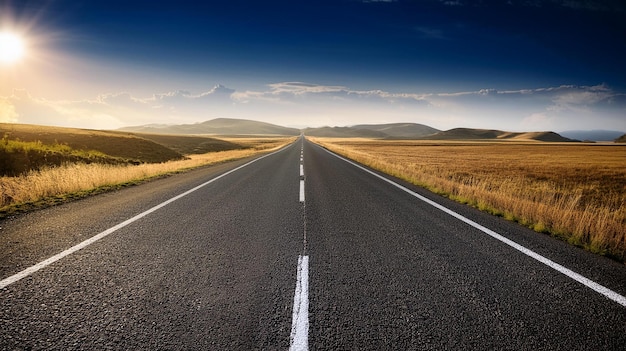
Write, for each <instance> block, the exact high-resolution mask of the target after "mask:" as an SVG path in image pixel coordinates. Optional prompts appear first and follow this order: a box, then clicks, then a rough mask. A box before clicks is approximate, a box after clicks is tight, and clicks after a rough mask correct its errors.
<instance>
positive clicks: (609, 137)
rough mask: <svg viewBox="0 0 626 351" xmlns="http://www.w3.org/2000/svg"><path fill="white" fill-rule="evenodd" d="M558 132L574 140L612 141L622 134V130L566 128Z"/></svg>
mask: <svg viewBox="0 0 626 351" xmlns="http://www.w3.org/2000/svg"><path fill="white" fill-rule="evenodd" d="M559 134H561V135H562V136H564V137H566V138H570V139H576V140H591V141H613V140H615V139H617V138H619V137H620V136H622V135H623V134H624V132H623V131H621V132H620V131H616V130H568V131H565V132H560V133H559Z"/></svg>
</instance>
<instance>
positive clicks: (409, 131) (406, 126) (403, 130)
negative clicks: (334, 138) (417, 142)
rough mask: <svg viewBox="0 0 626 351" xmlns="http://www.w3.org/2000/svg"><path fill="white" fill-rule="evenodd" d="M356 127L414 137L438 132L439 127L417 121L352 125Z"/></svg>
mask: <svg viewBox="0 0 626 351" xmlns="http://www.w3.org/2000/svg"><path fill="white" fill-rule="evenodd" d="M352 128H356V129H368V130H375V131H378V132H383V133H385V134H387V136H388V137H390V138H402V139H416V138H422V137H425V136H428V135H432V134H435V133H437V132H439V131H440V130H439V129H435V128H433V127H429V126H427V125H423V124H418V123H390V124H359V125H355V126H352Z"/></svg>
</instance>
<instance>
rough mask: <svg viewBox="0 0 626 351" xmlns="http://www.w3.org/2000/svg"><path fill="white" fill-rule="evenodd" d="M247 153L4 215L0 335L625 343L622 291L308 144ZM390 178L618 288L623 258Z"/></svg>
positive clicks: (161, 346)
mask: <svg viewBox="0 0 626 351" xmlns="http://www.w3.org/2000/svg"><path fill="white" fill-rule="evenodd" d="M302 148H303V155H304V156H303V161H301V153H302V151H301V150H302ZM248 161H250V160H243V161H238V162H234V163H229V164H223V165H219V166H214V167H206V168H203V169H199V170H195V171H192V172H188V173H184V174H180V175H176V176H172V177H168V178H164V179H159V180H156V181H153V182H150V183H146V184H143V185H139V186H136V187H132V188H127V189H123V190H120V191H117V192H113V193H108V194H104V195H100V196H96V197H92V198H88V199H84V200H80V201H76V202H73V203H69V204H65V205H62V206H57V207H54V208H49V209H46V210H41V211H37V212H33V213H30V214H27V215H22V216H18V217H15V218H11V219H7V220H4V221H2V222H0V227H2V228H1V229H0V279H3V280H2V282H3V283H0V286H4V287H2V288H0V349H1V350H30V349H33V350H51V349H56V350H81V349H82V350H94V349H97V350H101V349H111V350H129V349H145V350H190V349H196V350H249V349H264V350H266V349H270V350H273V349H282V350H285V349H289V348H290V343H291V344H292V345H291V346H292V348H294V349H296V348H297V347H300V346H303V347H306V346H307V345H308V348H309V349H315V350H337V349H343V350H345V349H359V350H363V349H366V350H411V349H415V350H444V349H449V350H486V349H500V350H505V349H506V350H541V349H544V350H623V349H624V347H625V346H624V345H626V306H623V305H621V304H620V303H619V302H616V301H614V300H612V299H610V298H608V297H606V296H605V295H602V294H600V293H598V292H597V291H594V290H593V289H591V288H589V287H588V286H586V285H583V284H581V283H580V282H578V281H575V280H574V279H572V278H570V277H568V276H566V275H565V274H563V273H561V272H559V271H557V270H555V269H554V268H552V267H549V266H548V265H546V264H545V263H542V262H539V261H538V260H536V259H535V258H532V257H529V256H528V255H527V254H524V253H522V252H520V251H519V250H517V249H514V248H512V247H511V246H509V245H507V244H506V243H503V242H502V241H501V240H497V239H495V238H493V237H491V236H489V235H487V234H486V233H485V232H484V231H482V230H479V229H477V228H476V227H474V226H471V225H469V224H468V223H466V222H463V221H461V220H459V219H458V218H455V217H453V216H451V215H450V214H449V213H446V212H444V211H442V210H441V209H438V208H436V207H433V206H432V205H431V204H428V203H426V202H424V201H422V200H420V199H419V198H416V196H415V195H413V194H410V193H407V192H406V191H404V190H402V189H400V188H398V187H395V186H393V185H391V184H389V183H387V182H385V181H383V180H381V179H379V178H377V177H375V176H373V175H372V174H370V173H367V172H365V171H363V170H362V169H360V168H357V167H355V166H354V165H351V164H349V163H347V162H345V161H344V160H341V159H339V158H337V157H335V156H333V155H331V154H329V153H328V152H326V151H325V150H323V149H321V148H320V147H318V146H315V145H313V144H311V143H309V142H303V141H302V140H299V141H298V142H296V143H295V144H293V145H291V146H289V147H287V148H286V149H284V150H282V151H280V152H277V153H275V154H272V155H269V156H267V157H264V158H262V159H258V160H257V161H255V162H253V163H250V164H247V165H245V166H244V167H243V168H237V167H240V166H242V165H244V164H246V162H248ZM301 163H303V164H304V166H303V167H302V168H300V164H301ZM227 172H230V173H227ZM299 172H304V176H300V174H299ZM300 183H304V187H303V188H301V185H300ZM403 185H404V186H406V187H407V188H409V189H410V190H411V191H414V192H416V193H418V194H421V195H422V196H425V197H426V198H429V199H433V200H435V201H436V202H437V203H440V204H442V205H444V206H446V207H447V208H449V209H450V210H452V211H454V212H455V213H458V214H459V215H461V216H464V217H466V218H469V219H471V220H472V221H474V222H476V223H478V224H480V225H482V226H484V227H486V228H489V229H490V230H492V231H494V232H496V233H498V234H499V235H502V236H503V237H505V238H508V239H510V240H512V241H514V242H515V243H517V244H519V245H522V246H524V247H525V248H527V249H528V250H532V252H534V253H536V254H538V255H541V256H543V257H546V258H547V259H549V260H551V261H553V262H556V263H558V264H560V265H562V266H564V267H566V268H568V269H570V270H572V271H574V272H577V273H579V274H580V275H582V276H584V277H586V278H588V279H590V280H591V281H593V282H595V283H597V284H600V285H601V286H602V287H606V288H608V289H610V290H611V291H612V292H614V293H615V294H617V296H621V297H623V296H626V267H625V266H624V265H622V264H619V263H617V262H614V261H611V260H608V259H606V258H603V257H599V256H596V255H592V254H589V253H587V252H585V251H582V250H580V249H577V248H573V247H571V246H569V245H567V244H566V243H563V242H560V241H558V240H554V239H552V238H550V237H548V236H545V235H539V234H536V233H534V232H532V231H530V230H528V229H526V228H523V227H520V226H518V225H516V224H514V223H510V222H506V221H503V220H501V219H499V218H494V217H492V216H489V215H486V214H483V213H480V212H478V211H475V210H474V209H471V208H467V207H465V206H463V205H460V204H456V203H453V202H450V201H448V200H446V199H443V198H440V197H438V196H435V195H433V194H430V193H428V192H426V191H424V190H421V189H418V188H415V187H412V186H410V185H407V184H403ZM190 189H192V190H193V191H191V192H189V191H190ZM300 189H303V192H301V191H300ZM180 194H186V195H184V196H182V197H178V198H176V197H177V196H179V195H180ZM173 198H174V199H175V200H174V201H171V202H168V203H164V202H165V201H168V200H169V199H173ZM155 206H158V207H155ZM138 215H139V216H138ZM129 219H130V221H129ZM120 223H123V226H118V227H115V226H116V225H119V224H120ZM110 228H113V229H111V230H109V229H110ZM99 233H105V234H106V235H104V236H102V238H100V239H99V240H97V241H95V242H93V243H91V244H89V245H87V246H85V247H84V248H82V249H80V250H77V251H75V252H72V253H70V254H68V255H66V256H64V257H62V258H60V259H58V261H55V262H53V263H51V264H50V265H47V266H45V267H43V268H41V269H40V270H38V271H35V272H34V273H32V274H30V275H27V276H25V277H24V278H21V279H19V280H15V281H12V280H11V281H10V282H8V283H7V279H6V278H9V277H13V276H14V275H15V274H18V273H19V272H21V271H23V270H24V269H27V268H28V267H32V266H33V265H35V264H37V263H39V262H42V261H44V260H46V259H47V258H49V257H52V256H54V255H55V254H58V253H60V252H63V251H64V250H66V249H68V248H71V247H73V246H74V245H77V244H79V243H81V242H84V241H85V240H86V239H88V238H91V237H94V236H95V235H97V234H99ZM9 279H10V278H9Z"/></svg>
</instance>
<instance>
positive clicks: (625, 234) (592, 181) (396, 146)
mask: <svg viewBox="0 0 626 351" xmlns="http://www.w3.org/2000/svg"><path fill="white" fill-rule="evenodd" d="M310 139H311V140H312V141H314V142H316V143H318V144H320V145H322V146H324V147H326V148H328V149H329V150H332V151H334V152H336V153H338V154H340V155H343V156H346V157H348V158H350V159H353V160H355V161H357V162H360V163H362V164H364V165H367V166H369V167H371V168H373V169H376V170H379V171H382V172H384V173H387V174H389V175H392V176H394V177H397V178H400V179H403V180H405V181H408V182H410V183H412V184H415V185H419V186H422V187H425V188H427V189H429V190H431V191H433V192H435V193H438V194H441V195H444V196H447V197H449V198H452V199H454V200H457V201H459V202H462V203H466V204H468V205H471V206H474V207H476V208H479V209H481V210H483V211H487V212H489V213H491V214H494V215H497V216H501V217H504V218H506V219H508V220H512V221H516V222H518V223H520V224H522V225H524V226H528V227H530V228H532V229H534V230H535V231H537V232H541V233H548V234H551V235H553V236H556V237H559V238H561V239H564V240H567V241H568V242H570V243H571V244H574V245H576V246H580V247H583V248H585V249H587V250H589V251H592V252H594V253H598V254H601V255H606V256H610V257H612V258H615V259H617V260H620V261H621V262H626V147H624V146H619V145H603V144H593V145H591V144H578V143H577V144H570V143H567V144H554V143H540V142H520V143H512V142H488V143H487V142H432V141H428V142H427V141H381V140H371V139H333V138H310Z"/></svg>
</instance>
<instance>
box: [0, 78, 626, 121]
mask: <svg viewBox="0 0 626 351" xmlns="http://www.w3.org/2000/svg"><path fill="white" fill-rule="evenodd" d="M624 115H626V94H624V93H621V92H616V91H614V90H612V89H611V88H610V87H608V86H606V85H597V86H574V85H563V86H558V87H542V88H535V89H519V90H495V89H489V88H486V89H477V90H475V91H457V92H443V93H421V94H417V93H411V92H389V91H385V90H380V89H372V90H354V89H350V88H348V87H345V86H339V85H321V84H311V83H305V82H277V83H272V84H268V85H267V86H266V87H265V88H263V89H258V90H256V91H253V90H248V91H242V92H239V91H235V90H233V89H229V88H226V87H224V86H221V85H217V86H215V87H214V88H212V89H210V90H207V91H204V92H200V93H193V92H190V91H186V90H174V91H170V92H163V93H155V94H152V95H151V96H147V97H141V96H135V95H133V94H131V93H129V92H118V93H107V94H101V95H99V96H96V97H95V98H93V99H86V100H78V101H71V100H47V99H43V98H38V97H34V96H31V95H30V94H29V93H28V92H27V91H24V90H16V91H14V93H13V94H12V95H11V96H7V97H0V121H7V122H18V123H32V124H43V125H60V126H73V127H82V128H102V129H114V128H118V127H122V126H125V125H141V124H150V123H194V122H200V121H204V120H208V119H212V118H217V117H231V118H249V119H256V120H262V121H266V122H270V123H276V124H281V125H297V126H321V125H325V124H327V125H344V126H345V125H351V124H360V123H387V122H416V123H424V124H429V125H432V126H433V127H436V128H440V129H449V128H455V127H461V126H464V127H476V128H496V129H506V130H528V129H530V130H553V129H556V130H565V129H584V128H588V127H595V128H596V129H597V128H598V127H602V128H606V129H609V128H611V129H621V130H625V131H626V121H624V119H623V116H624Z"/></svg>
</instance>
